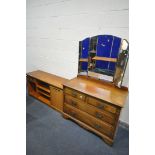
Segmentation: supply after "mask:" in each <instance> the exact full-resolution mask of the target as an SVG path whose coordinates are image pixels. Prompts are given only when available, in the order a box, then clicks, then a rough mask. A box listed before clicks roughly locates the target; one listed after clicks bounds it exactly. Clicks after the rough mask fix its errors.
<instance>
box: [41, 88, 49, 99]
mask: <svg viewBox="0 0 155 155" xmlns="http://www.w3.org/2000/svg"><path fill="white" fill-rule="evenodd" d="M38 92H39V93H40V94H43V95H45V96H47V97H49V98H50V93H48V92H46V91H44V90H42V89H38Z"/></svg>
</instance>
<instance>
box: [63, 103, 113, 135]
mask: <svg viewBox="0 0 155 155" xmlns="http://www.w3.org/2000/svg"><path fill="white" fill-rule="evenodd" d="M64 112H66V113H67V114H69V115H71V116H72V117H74V118H76V119H79V120H81V121H82V122H84V123H86V124H88V125H90V126H91V127H93V128H94V129H96V130H98V131H100V132H101V133H103V134H106V135H107V136H109V137H113V133H114V129H113V127H112V126H111V125H108V124H107V123H104V122H102V121H100V120H97V119H96V118H94V117H92V116H91V115H89V114H87V113H85V112H83V111H81V110H78V109H76V108H73V107H72V106H69V105H67V104H64Z"/></svg>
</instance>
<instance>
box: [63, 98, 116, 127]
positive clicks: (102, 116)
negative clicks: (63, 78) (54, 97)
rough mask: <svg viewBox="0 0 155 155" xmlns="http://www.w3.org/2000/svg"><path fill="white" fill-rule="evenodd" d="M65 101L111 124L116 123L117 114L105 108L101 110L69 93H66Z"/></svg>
mask: <svg viewBox="0 0 155 155" xmlns="http://www.w3.org/2000/svg"><path fill="white" fill-rule="evenodd" d="M65 103H67V104H69V105H71V106H73V107H76V108H78V109H80V110H82V111H84V112H87V113H88V114H91V115H92V116H94V117H96V118H97V119H100V120H102V121H105V122H107V123H109V124H112V125H114V124H115V120H116V116H115V115H113V114H110V113H107V112H106V111H104V110H99V109H97V108H96V107H94V106H91V105H89V104H87V103H85V102H82V101H80V100H78V99H75V98H73V97H71V96H69V95H65Z"/></svg>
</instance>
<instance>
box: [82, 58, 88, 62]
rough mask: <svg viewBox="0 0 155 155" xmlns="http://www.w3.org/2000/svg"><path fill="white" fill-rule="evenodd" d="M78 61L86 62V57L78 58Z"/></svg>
mask: <svg viewBox="0 0 155 155" xmlns="http://www.w3.org/2000/svg"><path fill="white" fill-rule="evenodd" d="M80 62H88V58H86V59H85V58H80Z"/></svg>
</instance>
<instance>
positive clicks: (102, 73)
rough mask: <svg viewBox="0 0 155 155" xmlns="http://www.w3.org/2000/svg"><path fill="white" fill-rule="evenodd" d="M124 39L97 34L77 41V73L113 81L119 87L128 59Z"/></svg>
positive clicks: (127, 47)
mask: <svg viewBox="0 0 155 155" xmlns="http://www.w3.org/2000/svg"><path fill="white" fill-rule="evenodd" d="M128 49H129V45H128V42H127V41H126V40H123V39H121V38H119V37H116V36H112V35H98V36H94V37H91V38H86V39H84V40H82V41H80V42H79V68H78V74H79V75H86V76H91V77H95V78H97V79H101V80H106V81H109V82H113V83H114V84H115V85H116V86H118V87H121V84H122V81H123V76H124V72H125V68H126V65H127V61H128Z"/></svg>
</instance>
